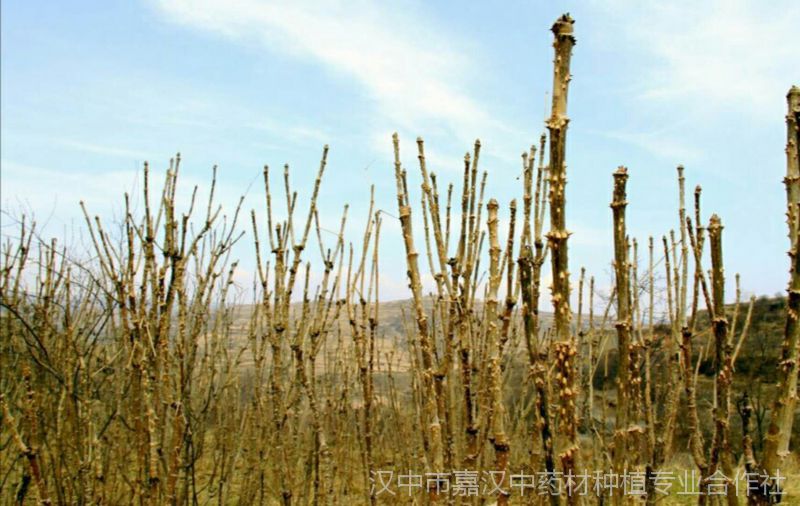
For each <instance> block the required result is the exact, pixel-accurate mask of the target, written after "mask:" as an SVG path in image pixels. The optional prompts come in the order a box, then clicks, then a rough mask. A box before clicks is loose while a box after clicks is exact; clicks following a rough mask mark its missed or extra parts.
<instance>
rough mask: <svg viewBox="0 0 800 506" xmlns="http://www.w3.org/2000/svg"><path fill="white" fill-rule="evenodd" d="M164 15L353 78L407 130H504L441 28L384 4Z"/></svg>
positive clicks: (184, 3) (211, 0) (229, 4)
mask: <svg viewBox="0 0 800 506" xmlns="http://www.w3.org/2000/svg"><path fill="white" fill-rule="evenodd" d="M156 5H157V6H158V8H159V10H160V12H162V13H163V14H164V15H165V16H166V17H167V18H168V19H169V20H171V21H173V22H175V23H180V24H184V25H188V26H191V27H195V28H198V29H202V30H207V31H212V32H216V33H219V34H222V35H223V36H226V37H229V38H231V39H234V40H237V41H242V42H246V43H253V42H255V43H257V44H261V45H263V46H266V47H268V48H269V49H270V50H272V51H279V52H283V53H286V54H291V55H293V56H296V57H300V58H310V59H312V60H315V61H317V62H318V63H321V64H322V65H324V66H326V67H327V68H329V69H330V70H333V71H334V72H337V73H339V74H341V75H344V76H346V77H348V78H351V79H354V80H355V81H356V82H357V83H358V84H359V85H361V86H363V88H364V89H365V90H366V91H367V92H368V94H369V96H370V97H371V98H372V100H374V103H375V105H376V109H377V111H378V113H379V114H381V115H382V116H383V117H384V118H385V119H386V120H388V122H389V123H391V124H392V125H393V127H396V128H398V129H401V130H407V131H411V132H413V131H414V129H415V128H419V125H423V124H424V125H430V124H431V123H432V122H433V123H434V124H436V125H438V126H439V127H440V128H443V129H445V130H446V131H447V132H448V133H449V135H451V136H455V137H456V138H457V139H458V140H459V141H460V142H462V143H467V145H468V142H469V141H470V140H471V139H472V138H473V137H472V136H474V135H476V134H477V133H485V132H486V131H487V130H488V129H493V130H495V131H504V130H507V127H506V126H505V125H504V124H503V123H502V122H501V121H498V120H497V119H495V118H493V117H492V115H491V114H489V112H488V111H487V110H485V108H484V107H482V105H481V104H480V103H479V102H478V101H477V100H475V99H474V98H473V97H472V96H471V95H470V94H469V93H468V92H467V91H466V90H465V89H464V87H463V84H462V83H464V82H468V81H469V79H467V77H468V76H469V75H471V74H470V72H471V70H473V69H471V62H470V61H469V59H468V58H467V57H465V54H467V53H468V52H467V51H464V48H457V47H455V45H456V44H457V42H454V41H453V38H452V37H448V36H447V35H446V34H445V33H443V30H442V27H436V26H428V25H427V24H426V22H425V21H423V20H421V19H419V18H418V17H414V16H413V15H412V14H408V13H407V12H405V11H409V9H404V12H400V11H399V10H393V9H392V8H390V7H388V6H387V4H375V3H369V2H358V3H357V5H352V4H350V3H345V2H330V3H328V2H324V3H316V2H305V1H298V2H260V1H256V0H233V1H219V0H200V1H189V0H177V1H158V2H157V4H156Z"/></svg>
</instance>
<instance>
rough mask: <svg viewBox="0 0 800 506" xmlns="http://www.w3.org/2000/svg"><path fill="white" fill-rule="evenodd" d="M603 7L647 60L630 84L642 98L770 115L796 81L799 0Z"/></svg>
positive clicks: (799, 75) (697, 109) (799, 50)
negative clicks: (635, 81)
mask: <svg viewBox="0 0 800 506" xmlns="http://www.w3.org/2000/svg"><path fill="white" fill-rule="evenodd" d="M609 5H610V7H609ZM603 8H604V9H607V10H608V12H609V13H611V12H613V13H615V17H616V18H617V23H619V24H618V25H617V26H618V28H619V29H620V30H621V33H622V35H623V36H625V37H627V38H628V41H629V42H632V43H633V45H632V46H631V47H633V48H634V49H635V50H636V51H641V52H643V53H644V55H643V56H644V57H645V58H647V57H649V58H650V61H651V64H649V65H648V64H645V65H644V66H643V67H644V72H643V73H642V74H641V76H640V80H639V81H638V82H637V83H635V87H636V88H638V89H639V96H640V98H642V99H646V100H654V101H658V102H663V103H668V104H671V105H672V106H673V107H674V106H675V104H678V103H680V101H687V102H689V103H691V104H693V105H695V106H697V107H695V108H694V109H692V113H693V114H700V113H702V112H704V111H705V112H710V111H713V112H717V111H719V110H720V109H729V110H736V111H741V112H744V113H747V114H748V115H751V116H752V117H755V118H759V119H762V118H765V119H773V118H775V117H776V115H777V116H778V117H780V116H781V115H782V112H783V111H782V108H783V107H784V105H783V104H784V96H785V94H786V92H787V91H788V89H789V87H790V86H791V84H792V83H793V82H797V81H798V80H800V65H798V63H797V62H798V54H800V38H798V37H797V33H798V32H797V27H798V26H800V3H798V2H748V1H744V0H715V1H712V2H708V3H706V2H690V1H680V2H644V3H640V2H629V1H628V0H622V1H618V2H612V3H611V4H603Z"/></svg>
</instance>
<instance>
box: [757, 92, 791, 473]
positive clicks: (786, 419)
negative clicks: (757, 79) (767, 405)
mask: <svg viewBox="0 0 800 506" xmlns="http://www.w3.org/2000/svg"><path fill="white" fill-rule="evenodd" d="M787 98H788V104H789V112H788V113H787V115H786V137H787V138H786V179H784V182H785V183H786V198H787V203H786V204H787V208H786V213H787V222H788V225H789V240H790V242H791V249H790V250H789V258H790V259H791V268H790V271H789V272H790V279H789V300H788V301H787V307H786V327H785V329H784V338H783V351H782V354H781V362H780V366H781V367H780V377H781V380H780V384H779V386H778V398H777V400H776V401H775V405H774V407H773V409H772V415H771V418H770V424H769V431H768V433H767V436H766V438H765V442H764V470H765V471H766V472H767V474H769V475H770V476H774V475H775V473H776V472H777V470H778V468H779V466H780V465H781V463H782V462H783V459H784V457H786V456H787V455H788V454H789V439H790V438H791V435H792V424H793V421H794V416H795V406H796V405H797V377H798V360H799V359H800V356H798V355H799V354H800V321H798V320H799V319H800V246H799V245H798V241H800V234H798V226H799V225H800V223H798V217H799V216H800V215H799V214H798V213H800V88H798V87H797V86H793V87H792V89H791V90H789V94H788V96H787Z"/></svg>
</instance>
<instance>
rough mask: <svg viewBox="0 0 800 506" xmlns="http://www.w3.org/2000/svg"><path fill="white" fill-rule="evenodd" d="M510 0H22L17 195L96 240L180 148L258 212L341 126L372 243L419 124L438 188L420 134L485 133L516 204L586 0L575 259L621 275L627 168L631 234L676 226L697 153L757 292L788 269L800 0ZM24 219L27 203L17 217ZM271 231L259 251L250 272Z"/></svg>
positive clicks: (579, 67)
mask: <svg viewBox="0 0 800 506" xmlns="http://www.w3.org/2000/svg"><path fill="white" fill-rule="evenodd" d="M489 4H490V2H469V3H465V2H414V1H398V2H382V3H369V2H325V3H311V2H305V1H295V2H287V3H276V2H257V1H249V0H233V1H227V2H223V1H216V0H201V1H196V2H191V1H174V2H166V1H164V2H159V1H147V2H117V1H112V2H87V1H74V2H55V1H51V2H44V1H29V2H22V1H7V2H3V7H2V9H3V10H2V52H1V53H0V56H1V57H2V76H1V77H0V84H2V110H1V115H0V118H1V120H2V125H1V126H2V130H1V137H0V140H2V157H1V159H0V160H1V162H2V197H1V198H2V207H3V209H4V210H7V211H9V212H11V213H13V214H18V213H19V212H20V211H23V210H27V211H31V212H33V213H34V214H35V215H36V217H37V218H38V220H39V221H40V222H42V223H44V224H46V233H47V234H49V235H57V236H63V235H67V236H70V237H72V238H73V240H76V239H75V237H76V236H78V235H79V233H80V230H81V229H82V219H81V215H80V211H79V207H78V201H79V200H80V199H83V200H85V201H86V203H87V206H88V207H89V208H90V209H91V210H92V212H94V213H98V214H101V215H103V216H106V217H108V219H107V221H109V220H110V219H111V217H112V216H114V214H115V213H117V215H118V213H119V205H120V202H121V199H120V198H119V196H120V195H121V193H122V192H123V191H126V190H127V191H138V186H137V171H138V170H139V168H140V167H141V164H142V162H144V161H145V160H149V161H150V163H151V165H152V166H153V168H154V169H155V170H156V171H160V170H163V169H166V166H167V164H168V160H169V158H170V157H171V156H172V155H174V153H175V152H177V151H180V152H181V154H182V157H183V162H184V165H183V171H184V172H183V180H182V182H183V184H184V186H183V189H184V190H185V194H186V195H188V194H189V192H190V191H191V186H192V185H193V184H195V183H196V184H199V185H201V186H203V185H205V183H206V182H207V181H208V177H209V176H210V173H211V167H212V166H213V165H214V164H218V165H219V179H220V196H221V199H222V203H223V204H224V205H225V206H226V209H229V210H230V209H232V208H233V206H235V204H236V201H237V197H238V195H240V194H242V193H247V197H246V200H245V207H246V209H247V210H248V211H249V209H250V208H256V209H261V208H262V207H263V189H262V186H261V182H260V177H261V168H262V166H263V165H264V164H269V165H270V166H271V167H272V168H273V172H274V173H275V175H276V176H277V175H278V174H279V173H280V169H281V167H282V166H283V164H284V163H289V164H290V166H291V167H292V180H293V184H294V186H295V188H296V189H297V190H299V191H300V192H301V196H302V195H307V194H308V193H309V192H310V189H311V185H312V182H313V177H314V175H315V172H316V168H317V165H318V159H319V155H320V153H321V150H322V145H323V144H325V143H327V144H329V145H330V147H331V152H330V157H329V166H328V171H327V173H326V181H325V182H324V183H323V190H322V194H321V200H320V206H321V209H322V210H323V213H322V219H323V221H324V225H325V226H326V227H327V228H331V229H335V228H337V227H336V224H337V223H338V219H339V214H340V212H341V207H342V205H343V204H344V203H345V202H348V203H350V205H351V212H350V216H351V218H352V219H351V220H350V226H349V231H350V235H349V237H351V238H352V239H353V240H357V238H358V237H359V234H360V230H361V227H362V224H363V220H364V218H365V216H364V214H365V212H366V208H367V205H368V194H369V185H370V184H371V183H374V184H375V187H376V198H377V201H378V206H379V207H383V208H385V209H386V210H387V211H389V212H391V213H393V214H396V201H395V200H394V196H393V189H394V180H393V172H392V171H393V168H392V165H391V133H392V132H393V131H395V130H396V131H398V132H399V133H400V136H401V149H402V150H403V154H402V156H403V160H404V162H405V163H406V164H407V167H408V169H409V173H410V174H411V176H412V177H411V181H412V183H413V185H414V187H415V188H416V187H417V185H418V183H419V180H418V171H417V166H416V158H415V150H414V139H415V138H416V136H418V135H420V136H423V137H424V138H425V140H426V147H427V149H428V152H429V163H430V165H431V168H432V170H434V171H435V172H436V173H437V174H438V175H439V177H440V179H441V180H442V181H453V182H456V183H459V181H460V179H459V177H460V170H461V167H462V161H461V160H462V157H463V154H464V152H465V151H466V150H468V149H469V148H470V147H471V145H472V142H473V141H474V139H475V138H476V137H479V138H480V139H481V141H482V144H483V156H482V167H483V168H484V169H486V170H488V171H489V184H488V187H487V194H488V195H489V196H494V197H496V198H497V199H498V200H499V201H500V202H501V204H503V205H504V207H503V209H505V204H507V203H508V201H509V200H510V199H511V198H519V197H520V196H521V184H520V182H519V181H518V180H517V179H516V178H517V176H518V175H519V173H520V162H519V154H520V153H521V152H522V151H523V150H525V148H526V147H527V146H529V145H530V144H531V143H532V142H536V140H537V139H538V136H539V134H540V133H541V131H542V129H543V127H544V124H543V119H544V116H545V100H546V93H547V91H548V90H549V89H550V87H551V85H552V77H551V75H552V74H551V71H552V47H551V34H550V32H549V28H550V25H551V24H552V22H553V20H554V19H555V18H556V17H557V16H558V15H559V14H560V13H562V12H565V11H569V12H570V13H571V14H572V16H573V17H574V18H575V19H576V25H575V30H576V37H577V39H578V43H577V45H576V47H575V51H574V56H573V67H572V74H573V80H572V83H571V89H570V103H569V112H568V114H569V116H570V118H571V122H570V127H569V128H570V130H569V141H568V142H569V144H568V150H567V164H568V177H569V185H568V190H567V199H568V206H569V207H568V215H567V219H568V222H569V228H570V230H571V231H573V232H574V234H573V236H572V239H571V265H572V271H573V273H577V272H578V271H579V268H580V266H582V265H583V266H586V267H587V269H588V271H589V272H590V273H593V274H595V275H596V276H597V277H598V279H599V281H598V285H599V286H607V284H608V277H609V272H610V271H609V262H610V259H611V257H612V254H613V250H612V248H611V230H610V222H611V211H610V209H609V207H608V203H609V201H610V195H611V173H612V172H613V170H614V169H615V168H616V167H617V166H618V165H626V166H628V167H629V171H630V174H631V178H630V182H629V201H630V206H629V216H630V222H629V226H630V231H631V234H632V235H633V236H636V237H638V238H639V240H640V242H641V243H643V244H645V243H646V240H647V236H648V235H649V234H653V235H655V236H656V237H660V235H661V234H663V233H665V232H667V231H668V230H669V229H670V228H673V227H675V226H676V213H677V206H676V203H677V190H676V182H675V167H676V165H678V164H684V165H685V166H686V175H687V183H688V184H689V188H690V189H691V188H693V187H694V185H695V184H700V185H702V186H703V188H704V212H705V214H706V218H707V217H708V216H709V215H710V213H711V212H716V213H718V214H720V215H721V216H722V219H723V223H724V224H725V225H726V228H725V262H726V267H727V272H728V274H729V277H730V278H731V279H732V278H733V276H732V273H734V272H740V273H741V275H742V287H743V289H744V291H745V293H756V294H762V293H766V294H772V293H775V292H778V291H781V290H783V289H784V287H785V284H786V271H787V266H788V264H787V258H786V255H785V251H786V250H787V247H788V244H787V239H786V233H785V224H784V219H783V212H784V196H785V194H784V192H783V186H782V177H783V174H784V171H785V155H784V144H785V130H784V120H783V118H784V114H785V94H786V91H787V90H788V89H789V87H790V86H791V85H792V84H800V63H798V62H800V38H798V36H797V26H800V3H798V2H793V1H784V2H769V3H766V2H736V1H730V2H729V1H718V2H713V1H712V2H670V3H669V5H666V4H667V3H666V2H633V1H630V2H628V1H625V0H613V1H609V2H599V1H598V2H591V1H590V2H506V3H504V4H502V6H500V5H498V6H491V5H489ZM700 4H702V5H700ZM275 181H276V183H277V182H278V180H277V179H276V180H275ZM276 185H277V184H276ZM416 195H418V192H416ZM417 218H419V217H418V216H417ZM9 225H10V220H9V218H8V217H7V216H4V218H3V234H13V233H14V231H13V229H12V228H11V227H10V226H9ZM245 225H247V223H245ZM420 225H421V224H420ZM420 225H417V226H418V228H419V226H420ZM247 228H249V227H247V226H245V229H247ZM398 230H399V229H398V227H397V225H396V224H395V223H392V220H387V222H386V223H385V226H384V233H383V234H382V235H383V238H384V239H383V242H382V264H383V266H382V273H383V279H382V288H381V290H382V293H383V296H384V297H385V298H399V297H406V296H407V291H406V289H405V279H404V277H405V268H404V267H402V268H399V267H397V266H398V265H402V264H401V262H403V261H404V260H403V256H402V242H401V240H400V236H399V233H398ZM249 244H250V243H249V242H248V241H246V240H245V242H244V243H243V246H242V247H241V248H239V249H238V250H237V255H239V256H240V257H242V272H241V274H240V279H241V280H242V283H243V284H246V283H247V280H249V279H250V277H251V276H252V272H253V268H252V265H253V264H252V258H251V257H252V254H251V250H250V247H249ZM419 247H420V249H421V248H422V247H423V244H422V243H421V242H420V243H419ZM310 251H316V247H315V248H314V249H312V250H310ZM312 259H313V257H312Z"/></svg>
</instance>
